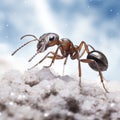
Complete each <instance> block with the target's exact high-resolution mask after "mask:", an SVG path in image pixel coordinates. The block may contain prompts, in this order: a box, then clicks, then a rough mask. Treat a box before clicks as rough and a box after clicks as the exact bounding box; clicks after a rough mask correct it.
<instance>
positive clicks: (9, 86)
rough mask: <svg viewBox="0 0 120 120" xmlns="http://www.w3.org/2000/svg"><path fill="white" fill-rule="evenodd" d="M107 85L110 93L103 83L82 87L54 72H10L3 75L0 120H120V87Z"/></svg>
mask: <svg viewBox="0 0 120 120" xmlns="http://www.w3.org/2000/svg"><path fill="white" fill-rule="evenodd" d="M105 85H106V87H107V88H108V90H109V92H110V93H105V91H104V89H103V88H102V85H101V84H100V82H99V80H98V81H96V82H92V83H91V82H90V81H89V82H88V81H85V80H83V83H82V88H80V87H79V85H78V79H73V78H72V77H70V76H59V75H57V74H55V73H53V72H52V71H51V70H50V69H46V68H43V69H41V70H39V69H33V70H29V71H26V72H24V73H21V72H19V71H17V70H9V71H8V72H6V73H4V74H3V75H1V76H0V120H120V89H119V84H117V83H113V82H108V83H107V82H105ZM114 86H115V88H114ZM117 86H118V87H117Z"/></svg>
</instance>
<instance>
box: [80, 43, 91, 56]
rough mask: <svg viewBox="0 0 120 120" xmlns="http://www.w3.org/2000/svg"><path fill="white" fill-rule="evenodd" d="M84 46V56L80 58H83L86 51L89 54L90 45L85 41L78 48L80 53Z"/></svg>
mask: <svg viewBox="0 0 120 120" xmlns="http://www.w3.org/2000/svg"><path fill="white" fill-rule="evenodd" d="M83 45H84V47H85V49H84V51H83V52H82V54H81V55H80V56H79V57H82V56H83V55H84V53H85V51H86V52H87V53H89V49H88V45H87V44H86V42H84V41H82V42H81V43H80V45H79V46H78V51H79V52H80V51H81V49H82V47H83Z"/></svg>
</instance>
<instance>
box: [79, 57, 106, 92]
mask: <svg viewBox="0 0 120 120" xmlns="http://www.w3.org/2000/svg"><path fill="white" fill-rule="evenodd" d="M80 61H81V62H84V63H91V62H92V63H94V64H95V65H96V67H97V71H98V72H99V76H100V80H101V83H102V86H103V88H104V90H105V91H106V92H107V93H108V90H107V89H106V87H105V85H104V82H103V75H102V72H101V71H100V68H99V66H98V64H97V63H96V61H94V60H92V59H81V60H80Z"/></svg>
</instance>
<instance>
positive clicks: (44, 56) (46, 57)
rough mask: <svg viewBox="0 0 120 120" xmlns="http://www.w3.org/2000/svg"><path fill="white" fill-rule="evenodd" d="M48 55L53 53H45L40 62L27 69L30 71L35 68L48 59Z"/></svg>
mask: <svg viewBox="0 0 120 120" xmlns="http://www.w3.org/2000/svg"><path fill="white" fill-rule="evenodd" d="M49 54H53V52H49V53H47V54H46V55H45V56H44V58H43V59H42V60H40V61H39V62H38V63H37V64H35V65H34V66H33V67H31V68H29V70H30V69H33V68H34V67H36V66H37V65H38V64H40V63H41V62H42V61H43V60H45V59H46V58H47V57H48V55H49Z"/></svg>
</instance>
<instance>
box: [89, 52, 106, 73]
mask: <svg viewBox="0 0 120 120" xmlns="http://www.w3.org/2000/svg"><path fill="white" fill-rule="evenodd" d="M87 59H91V60H93V61H95V62H96V63H97V65H98V66H97V65H96V64H95V62H90V63H88V64H89V66H90V67H91V68H92V69H93V70H95V71H99V70H98V67H99V69H100V71H106V70H107V68H108V60H107V58H106V56H105V55H104V54H103V53H102V52H100V51H96V50H93V51H91V52H89V53H88V55H87Z"/></svg>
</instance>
